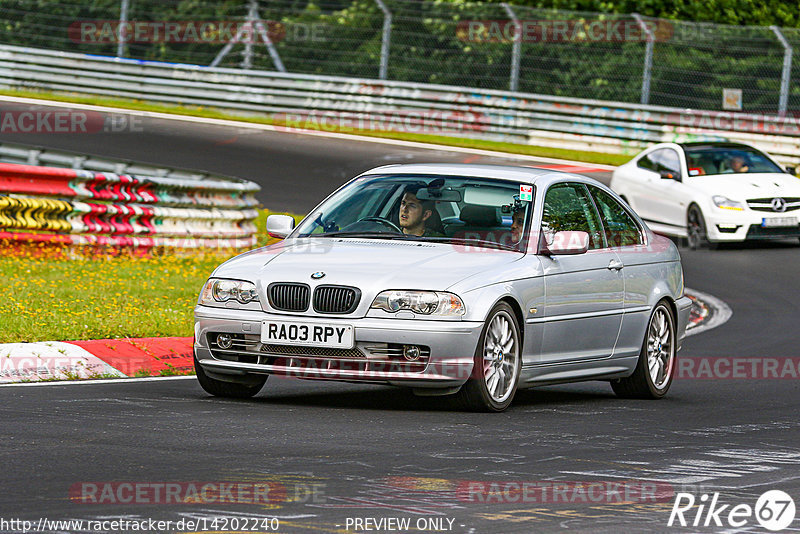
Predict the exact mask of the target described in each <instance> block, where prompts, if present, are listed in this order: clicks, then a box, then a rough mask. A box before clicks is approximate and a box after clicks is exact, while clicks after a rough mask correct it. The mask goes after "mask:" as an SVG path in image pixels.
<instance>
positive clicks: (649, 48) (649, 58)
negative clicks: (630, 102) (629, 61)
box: [631, 13, 656, 104]
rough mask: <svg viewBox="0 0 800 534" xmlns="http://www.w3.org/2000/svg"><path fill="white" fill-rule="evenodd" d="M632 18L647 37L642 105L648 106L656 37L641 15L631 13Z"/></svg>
mask: <svg viewBox="0 0 800 534" xmlns="http://www.w3.org/2000/svg"><path fill="white" fill-rule="evenodd" d="M631 16H632V17H633V18H634V19H636V23H637V24H638V25H639V27H640V28H641V29H642V31H643V32H644V34H645V35H646V36H647V45H646V47H645V49H644V72H643V73H642V97H641V99H640V103H642V104H648V103H649V102H650V77H651V72H652V70H653V43H654V42H655V40H656V39H655V37H654V36H653V32H652V31H650V28H648V27H647V24H645V22H644V21H643V20H642V17H641V15H639V14H638V13H631Z"/></svg>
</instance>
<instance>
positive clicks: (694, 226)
mask: <svg viewBox="0 0 800 534" xmlns="http://www.w3.org/2000/svg"><path fill="white" fill-rule="evenodd" d="M686 234H687V237H686V240H687V242H688V244H689V248H690V249H692V250H697V249H699V248H702V247H709V248H712V247H711V242H710V241H709V240H708V228H707V227H706V219H705V217H703V212H702V211H700V208H699V207H697V206H696V205H692V206H690V207H689V211H688V212H686Z"/></svg>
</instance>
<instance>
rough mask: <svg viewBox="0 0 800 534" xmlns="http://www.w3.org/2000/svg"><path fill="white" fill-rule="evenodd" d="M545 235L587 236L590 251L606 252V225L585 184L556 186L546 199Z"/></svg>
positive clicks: (543, 216)
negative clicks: (604, 227)
mask: <svg viewBox="0 0 800 534" xmlns="http://www.w3.org/2000/svg"><path fill="white" fill-rule="evenodd" d="M543 209H544V214H543V215H542V232H543V233H544V234H545V235H548V234H550V235H552V234H554V233H555V232H586V233H588V234H589V248H590V249H597V248H603V246H604V241H603V233H602V230H601V229H602V225H601V224H600V221H599V219H598V216H597V211H595V209H594V206H593V205H592V201H591V199H590V198H589V194H588V192H587V191H586V188H585V187H584V186H583V184H577V183H564V184H556V185H554V186H552V187H551V188H550V189H548V190H547V194H545V197H544V208H543Z"/></svg>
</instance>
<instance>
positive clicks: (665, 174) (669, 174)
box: [658, 169, 681, 182]
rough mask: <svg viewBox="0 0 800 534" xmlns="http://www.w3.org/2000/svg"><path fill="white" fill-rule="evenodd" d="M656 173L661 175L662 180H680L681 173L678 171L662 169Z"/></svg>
mask: <svg viewBox="0 0 800 534" xmlns="http://www.w3.org/2000/svg"><path fill="white" fill-rule="evenodd" d="M658 174H660V175H661V179H662V180H675V181H676V182H680V181H681V173H679V172H674V171H668V170H666V169H662V170H661V171H659V173H658Z"/></svg>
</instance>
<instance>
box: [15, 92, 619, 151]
mask: <svg viewBox="0 0 800 534" xmlns="http://www.w3.org/2000/svg"><path fill="white" fill-rule="evenodd" d="M0 94H3V95H8V96H15V97H21V98H38V99H42V100H56V101H59V102H75V103H79V104H91V105H96V106H106V107H112V108H125V109H135V110H139V111H153V112H159V113H172V114H176V115H190V116H193V117H205V118H211V119H226V120H234V121H242V122H252V123H257V124H275V121H273V120H272V119H271V118H270V117H269V116H266V115H263V116H254V115H238V114H235V113H228V112H225V111H221V110H218V109H214V108H208V107H201V106H190V105H167V104H152V103H149V102H144V101H141V100H132V99H130V100H129V99H123V98H101V97H97V98H94V97H85V96H80V95H73V94H60V93H59V94H57V93H47V92H36V91H17V90H1V91H0ZM302 126H303V127H304V128H308V129H320V130H321V129H323V128H319V127H316V128H315V126H316V125H315V124H314V123H313V122H311V123H304V124H303V125H302ZM342 133H349V134H354V135H365V136H370V137H381V138H389V139H399V140H402V141H415V142H419V143H435V144H439V145H447V146H456V147H462V148H475V149H480V150H495V151H499V152H508V153H511V154H525V155H528V156H540V157H546V158H560V159H569V160H575V161H582V162H585V163H598V164H604V165H622V164H623V163H625V162H627V161H629V160H630V159H631V156H625V155H621V154H605V153H602V152H589V151H581V150H569V149H563V148H550V147H540V146H535V145H525V144H517V143H502V142H496V141H482V140H478V139H465V138H457V137H449V136H445V135H428V134H415V133H407V132H380V131H374V130H358V129H348V130H343V131H342Z"/></svg>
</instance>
